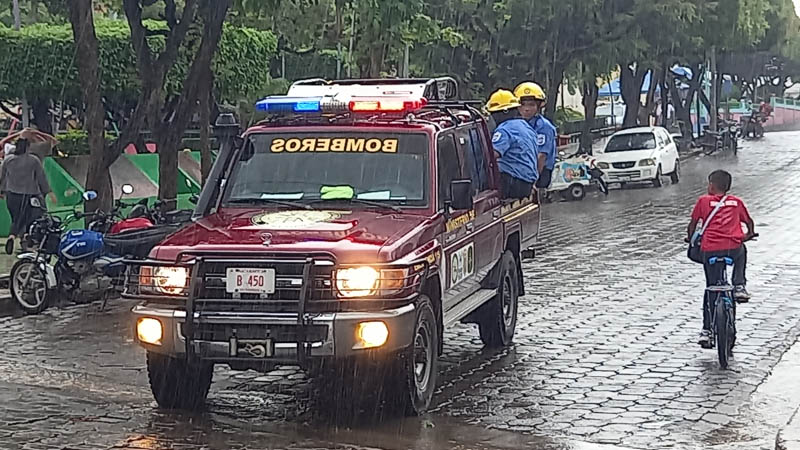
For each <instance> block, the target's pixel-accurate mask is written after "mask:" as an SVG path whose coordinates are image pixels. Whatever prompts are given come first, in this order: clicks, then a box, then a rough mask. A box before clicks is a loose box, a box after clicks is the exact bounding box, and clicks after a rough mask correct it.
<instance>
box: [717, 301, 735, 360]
mask: <svg viewBox="0 0 800 450" xmlns="http://www.w3.org/2000/svg"><path fill="white" fill-rule="evenodd" d="M721 297H722V296H721V295H720V296H719V297H717V302H716V306H715V307H714V323H715V325H716V329H717V330H716V331H717V355H719V366H720V367H721V368H723V369H727V368H728V356H729V352H730V348H731V347H730V345H731V342H730V328H729V322H728V313H727V311H726V310H725V301H724V300H723V299H722V298H721Z"/></svg>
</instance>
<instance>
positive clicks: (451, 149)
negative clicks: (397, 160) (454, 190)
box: [436, 131, 480, 313]
mask: <svg viewBox="0 0 800 450" xmlns="http://www.w3.org/2000/svg"><path fill="white" fill-rule="evenodd" d="M456 139H457V137H456V133H455V132H454V131H447V132H444V133H442V134H441V135H440V137H439V138H438V141H437V145H436V147H437V158H436V159H437V170H438V190H439V195H438V197H439V204H438V207H439V209H440V210H442V211H444V210H445V208H446V204H447V202H448V201H449V200H450V183H451V182H452V181H453V180H462V179H466V178H469V177H468V176H465V175H464V174H463V173H462V168H463V167H464V164H463V163H462V161H463V159H464V155H463V154H462V153H461V152H460V151H459V145H458V144H457V141H456ZM475 218H476V213H475V210H474V209H473V210H471V211H451V212H450V215H449V217H448V220H447V222H446V223H445V231H444V235H443V237H442V241H443V246H444V261H443V264H442V268H443V271H444V274H443V275H444V280H443V283H444V284H445V286H444V297H443V298H442V302H443V310H444V311H445V313H446V312H447V311H448V310H450V309H452V308H453V307H455V306H456V305H458V304H459V303H461V301H463V300H464V299H465V298H467V297H468V296H469V295H471V294H472V293H473V292H475V291H476V290H478V289H479V287H480V284H479V280H478V279H477V277H476V261H475V257H476V246H475V241H474V235H475Z"/></svg>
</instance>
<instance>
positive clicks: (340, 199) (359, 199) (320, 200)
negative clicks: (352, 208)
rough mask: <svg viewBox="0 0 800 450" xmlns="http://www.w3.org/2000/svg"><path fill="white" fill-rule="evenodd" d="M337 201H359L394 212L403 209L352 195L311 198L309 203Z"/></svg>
mask: <svg viewBox="0 0 800 450" xmlns="http://www.w3.org/2000/svg"><path fill="white" fill-rule="evenodd" d="M337 201H340V202H350V203H359V204H362V205H367V206H371V207H373V208H380V209H389V210H392V211H394V212H403V210H402V209H401V208H400V207H399V206H397V205H389V204H386V203H381V202H373V201H370V200H364V199H363V198H355V197H353V198H332V199H330V200H325V199H321V198H320V199H316V200H311V203H323V202H337Z"/></svg>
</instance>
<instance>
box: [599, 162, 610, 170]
mask: <svg viewBox="0 0 800 450" xmlns="http://www.w3.org/2000/svg"><path fill="white" fill-rule="evenodd" d="M596 165H597V168H598V169H608V163H607V162H599V163H597V164H596Z"/></svg>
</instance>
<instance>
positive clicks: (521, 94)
mask: <svg viewBox="0 0 800 450" xmlns="http://www.w3.org/2000/svg"><path fill="white" fill-rule="evenodd" d="M514 95H516V96H517V98H519V99H522V98H525V97H533V98H535V99H536V100H539V101H546V100H547V95H545V93H544V89H542V87H541V86H539V85H538V84H536V83H534V82H532V81H526V82H524V83H522V84H520V85H519V86H517V88H516V89H514Z"/></svg>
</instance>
